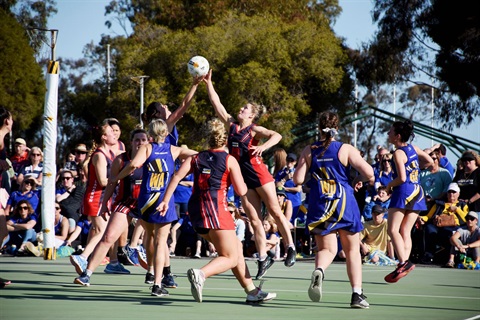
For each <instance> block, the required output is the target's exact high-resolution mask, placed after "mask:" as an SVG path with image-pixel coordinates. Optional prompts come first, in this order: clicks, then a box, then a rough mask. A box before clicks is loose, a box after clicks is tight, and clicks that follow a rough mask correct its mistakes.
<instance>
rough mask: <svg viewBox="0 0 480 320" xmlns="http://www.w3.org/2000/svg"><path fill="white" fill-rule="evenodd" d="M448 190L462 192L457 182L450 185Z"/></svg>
mask: <svg viewBox="0 0 480 320" xmlns="http://www.w3.org/2000/svg"><path fill="white" fill-rule="evenodd" d="M447 191H455V192H460V187H459V186H458V184H457V183H455V182H452V183H450V184H449V185H448V190H447Z"/></svg>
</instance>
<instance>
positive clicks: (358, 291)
mask: <svg viewBox="0 0 480 320" xmlns="http://www.w3.org/2000/svg"><path fill="white" fill-rule="evenodd" d="M352 292H355V293H358V294H362V292H363V290H362V288H352Z"/></svg>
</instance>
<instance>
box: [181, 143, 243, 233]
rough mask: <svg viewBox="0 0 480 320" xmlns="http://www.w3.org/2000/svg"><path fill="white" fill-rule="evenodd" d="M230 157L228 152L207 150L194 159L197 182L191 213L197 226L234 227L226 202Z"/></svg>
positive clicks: (191, 202) (190, 206)
mask: <svg viewBox="0 0 480 320" xmlns="http://www.w3.org/2000/svg"><path fill="white" fill-rule="evenodd" d="M229 156H230V155H229V154H227V153H226V152H225V151H220V150H206V151H202V152H200V153H198V154H197V155H195V156H193V158H192V160H191V161H192V171H193V176H194V180H193V181H194V182H193V190H192V196H191V197H190V201H189V202H188V214H189V216H190V220H191V221H192V225H193V227H194V228H198V227H201V228H206V229H221V230H235V222H234V221H233V219H232V215H231V214H230V212H229V211H228V201H227V192H228V187H229V186H230V184H231V181H230V177H229V175H230V171H229V170H228V167H227V161H228V157H229Z"/></svg>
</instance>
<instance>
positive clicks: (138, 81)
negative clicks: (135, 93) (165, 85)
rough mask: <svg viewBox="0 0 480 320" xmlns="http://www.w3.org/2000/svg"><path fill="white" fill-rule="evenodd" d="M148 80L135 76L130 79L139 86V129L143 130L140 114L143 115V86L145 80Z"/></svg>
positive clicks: (144, 77) (145, 77)
mask: <svg viewBox="0 0 480 320" xmlns="http://www.w3.org/2000/svg"><path fill="white" fill-rule="evenodd" d="M147 78H150V77H149V76H137V77H131V78H130V79H132V80H133V81H135V82H136V83H137V84H139V85H140V127H141V128H143V120H142V114H143V86H144V83H145V79H147Z"/></svg>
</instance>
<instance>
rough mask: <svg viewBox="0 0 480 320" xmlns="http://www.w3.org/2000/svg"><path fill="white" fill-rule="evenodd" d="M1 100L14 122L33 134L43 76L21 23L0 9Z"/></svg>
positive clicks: (40, 99) (40, 109) (39, 111)
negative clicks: (9, 111)
mask: <svg viewBox="0 0 480 320" xmlns="http://www.w3.org/2000/svg"><path fill="white" fill-rule="evenodd" d="M0 30H1V31H0V70H2V72H1V75H0V104H2V105H5V106H6V107H7V108H9V110H11V112H12V114H13V118H14V120H15V126H16V128H18V129H19V130H20V131H25V132H26V135H25V137H31V136H33V133H34V132H35V131H36V130H38V129H39V126H38V124H39V123H41V121H40V117H41V115H42V111H43V102H44V96H45V80H44V79H43V75H42V70H41V68H40V66H39V65H38V64H37V63H36V61H35V59H34V51H33V49H32V48H31V47H30V46H29V44H28V38H27V36H26V34H25V30H24V29H23V28H22V27H21V25H20V24H19V23H18V22H17V21H16V20H15V18H14V17H12V16H11V15H10V14H8V13H6V12H5V11H4V10H3V9H0Z"/></svg>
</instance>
